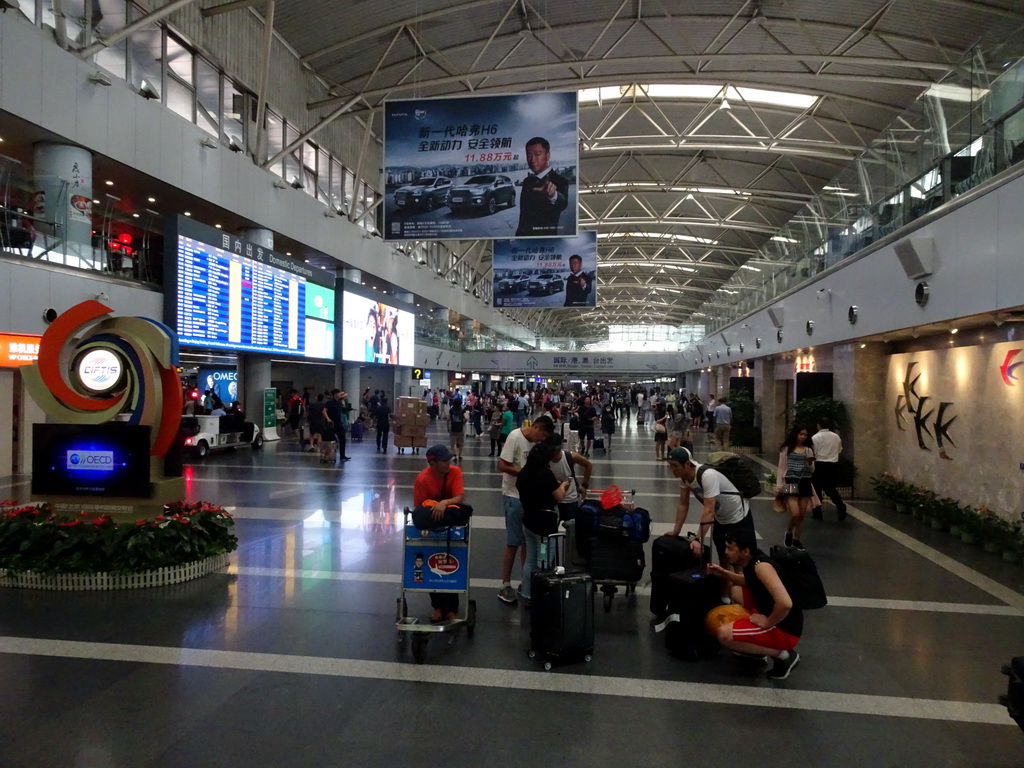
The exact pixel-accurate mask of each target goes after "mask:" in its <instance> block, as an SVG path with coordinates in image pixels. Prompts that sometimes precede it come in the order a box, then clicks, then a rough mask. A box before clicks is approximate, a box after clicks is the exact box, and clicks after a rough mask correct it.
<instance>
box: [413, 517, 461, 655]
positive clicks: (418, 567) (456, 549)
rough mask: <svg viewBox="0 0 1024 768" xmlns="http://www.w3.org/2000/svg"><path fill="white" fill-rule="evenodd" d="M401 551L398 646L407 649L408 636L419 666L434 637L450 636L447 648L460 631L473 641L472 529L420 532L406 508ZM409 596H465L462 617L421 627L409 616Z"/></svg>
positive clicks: (418, 621)
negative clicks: (429, 642) (415, 593)
mask: <svg viewBox="0 0 1024 768" xmlns="http://www.w3.org/2000/svg"><path fill="white" fill-rule="evenodd" d="M404 512H405V525H404V532H403V547H402V581H401V587H400V588H399V594H398V601H397V603H398V604H397V607H396V611H395V629H396V630H397V632H398V645H399V648H400V649H404V647H405V639H406V635H411V638H410V643H409V645H410V646H411V648H412V657H413V658H414V659H415V660H416V663H418V664H422V663H423V661H424V659H425V658H426V653H427V641H428V640H429V639H430V636H431V635H432V634H437V633H447V634H448V635H449V638H448V644H449V645H451V644H452V643H453V642H455V638H456V636H457V635H458V632H459V630H460V629H461V628H462V627H465V628H466V636H467V637H472V636H473V632H474V630H475V629H476V600H470V599H469V526H468V525H459V526H452V527H451V528H440V529H434V530H429V531H421V530H420V529H418V528H417V527H416V526H414V525H413V524H412V510H411V509H409V507H406V508H405V510H404ZM406 592H446V593H450V594H459V595H463V598H462V599H460V600H459V617H458V618H457V619H450V620H448V621H440V622H437V623H430V622H428V623H424V624H421V623H420V620H419V618H417V617H415V616H410V615H409V605H408V602H407V601H406V596H405V595H406Z"/></svg>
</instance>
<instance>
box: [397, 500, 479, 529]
mask: <svg viewBox="0 0 1024 768" xmlns="http://www.w3.org/2000/svg"><path fill="white" fill-rule="evenodd" d="M472 516H473V508H472V507H471V506H469V504H449V505H448V507H447V508H446V509H445V511H444V517H442V518H441V519H440V520H435V519H434V508H433V506H430V507H427V506H421V507H416V508H415V509H414V510H413V511H412V524H413V525H415V526H416V527H417V528H419V529H420V530H421V531H427V530H432V529H437V528H448V527H449V526H453V525H468V524H469V518H471V517H472Z"/></svg>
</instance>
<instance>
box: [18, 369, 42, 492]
mask: <svg viewBox="0 0 1024 768" xmlns="http://www.w3.org/2000/svg"><path fill="white" fill-rule="evenodd" d="M15 386H16V387H20V388H21V395H20V402H21V414H20V419H19V422H18V434H19V435H20V436H21V439H20V440H19V442H18V456H17V465H18V473H19V474H26V473H28V472H31V471H32V425H33V424H45V423H46V413H45V412H44V411H43V409H42V408H40V407H39V405H38V404H37V403H36V401H35V400H33V399H32V395H30V394H29V393H28V389H26V388H25V382H24V380H22V378H21V374H18V375H17V376H16V377H15Z"/></svg>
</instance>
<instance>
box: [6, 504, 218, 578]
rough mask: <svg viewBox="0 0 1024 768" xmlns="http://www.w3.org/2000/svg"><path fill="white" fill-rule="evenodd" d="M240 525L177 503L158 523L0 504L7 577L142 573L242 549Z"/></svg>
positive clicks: (208, 508)
mask: <svg viewBox="0 0 1024 768" xmlns="http://www.w3.org/2000/svg"><path fill="white" fill-rule="evenodd" d="M234 525H235V521H234V520H233V519H232V517H231V515H230V514H229V513H227V512H225V511H224V510H223V509H222V508H221V507H218V506H216V505H214V504H210V503H208V502H195V503H187V502H175V503H174V504H171V505H169V506H167V507H165V508H164V514H162V515H157V516H156V517H155V518H153V519H152V520H138V521H136V522H134V523H116V522H114V521H113V520H112V519H111V518H110V517H109V516H108V515H102V514H101V515H94V514H91V513H89V512H80V513H78V514H77V515H66V514H57V513H56V512H54V511H53V509H52V507H50V506H49V505H48V504H42V505H39V506H35V505H26V506H18V505H17V504H16V503H14V502H11V501H4V502H0V569H3V570H4V571H6V573H7V574H16V573H22V572H25V571H32V572H33V573H41V574H50V573H140V572H142V571H151V570H155V569H157V568H164V567H167V566H175V565H183V564H185V563H189V562H192V561H195V560H202V559H204V558H207V557H210V556H211V555H220V554H224V553H226V552H231V551H233V550H235V549H236V548H237V547H238V537H237V536H235V534H234V532H233V529H234Z"/></svg>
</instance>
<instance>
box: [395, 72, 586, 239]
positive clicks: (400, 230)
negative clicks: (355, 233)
mask: <svg viewBox="0 0 1024 768" xmlns="http://www.w3.org/2000/svg"><path fill="white" fill-rule="evenodd" d="M576 96H577V95H576V92H575V91H573V92H570V93H526V94H518V95H515V96H470V97H460V98H446V99H413V100H402V101H388V102H386V103H385V105H384V239H385V240H460V239H474V240H478V239H498V238H512V237H514V238H524V237H574V236H575V235H576V234H577V213H576V207H577V206H576V202H577V184H576V170H577V166H578V164H579V115H578V107H577V98H576Z"/></svg>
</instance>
